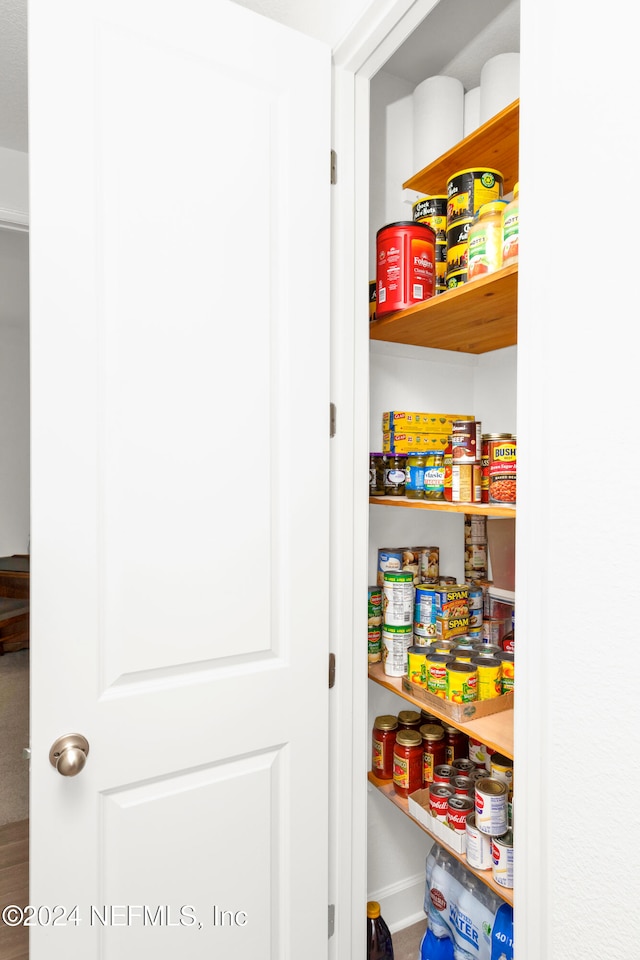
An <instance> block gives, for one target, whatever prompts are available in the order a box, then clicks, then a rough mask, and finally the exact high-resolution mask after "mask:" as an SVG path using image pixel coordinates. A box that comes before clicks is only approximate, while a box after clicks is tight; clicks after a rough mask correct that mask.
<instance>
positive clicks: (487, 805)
mask: <svg viewBox="0 0 640 960" xmlns="http://www.w3.org/2000/svg"><path fill="white" fill-rule="evenodd" d="M508 792H509V791H508V789H507V785H506V783H505V782H504V780H497V779H496V778H495V777H482V779H480V780H476V798H475V801H476V809H475V813H476V826H477V827H478V830H481V831H482V833H487V834H489V836H492V837H499V836H501V835H502V834H503V833H506V832H507V829H508V826H509V825H508V822H507V800H508Z"/></svg>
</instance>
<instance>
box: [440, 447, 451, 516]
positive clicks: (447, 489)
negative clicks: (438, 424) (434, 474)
mask: <svg viewBox="0 0 640 960" xmlns="http://www.w3.org/2000/svg"><path fill="white" fill-rule="evenodd" d="M442 463H443V466H444V498H445V500H448V501H449V502H451V500H452V499H453V492H452V489H451V481H452V469H453V444H452V442H451V438H449V441H448V443H447V445H446V447H445V448H444V457H443V460H442Z"/></svg>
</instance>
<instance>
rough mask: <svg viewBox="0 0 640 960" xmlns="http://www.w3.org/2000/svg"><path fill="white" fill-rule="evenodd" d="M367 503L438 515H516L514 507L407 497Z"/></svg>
mask: <svg viewBox="0 0 640 960" xmlns="http://www.w3.org/2000/svg"><path fill="white" fill-rule="evenodd" d="M369 503H373V504H377V505H378V506H383V507H408V508H409V509H410V510H435V511H440V513H468V514H479V515H480V516H486V517H496V518H499V517H510V518H513V517H515V515H516V508H515V507H508V506H504V507H498V506H496V505H495V504H489V503H451V502H449V501H448V500H409V499H408V498H407V497H369Z"/></svg>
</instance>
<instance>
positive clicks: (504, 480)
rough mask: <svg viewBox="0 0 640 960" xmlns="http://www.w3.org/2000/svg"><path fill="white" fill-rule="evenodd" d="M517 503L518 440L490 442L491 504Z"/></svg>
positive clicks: (511, 438)
mask: <svg viewBox="0 0 640 960" xmlns="http://www.w3.org/2000/svg"><path fill="white" fill-rule="evenodd" d="M515 502H516V438H515V437H509V439H508V440H489V503H509V504H511V503H515Z"/></svg>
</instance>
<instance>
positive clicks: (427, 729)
mask: <svg viewBox="0 0 640 960" xmlns="http://www.w3.org/2000/svg"><path fill="white" fill-rule="evenodd" d="M420 736H421V738H422V781H423V783H432V782H433V771H434V770H435V768H436V767H439V766H440V765H441V764H442V763H446V749H445V732H444V727H441V726H440V724H437V723H425V724H423V725H422V726H421V727H420Z"/></svg>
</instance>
